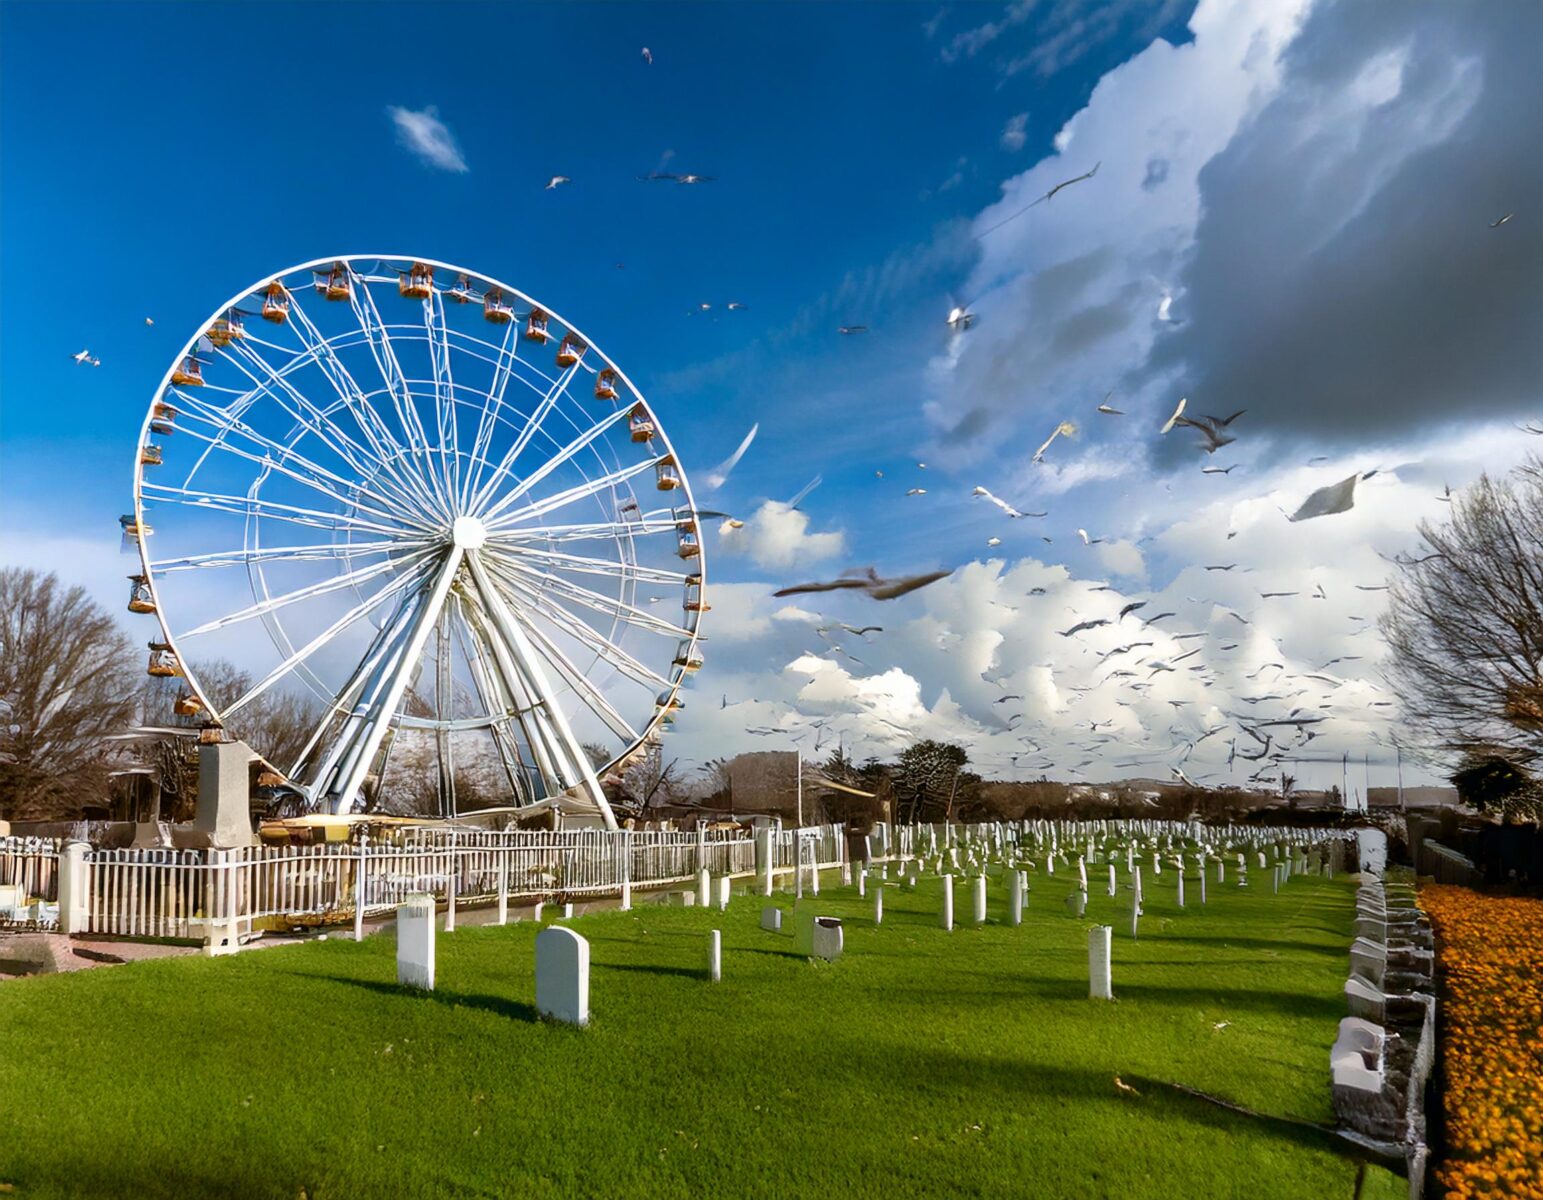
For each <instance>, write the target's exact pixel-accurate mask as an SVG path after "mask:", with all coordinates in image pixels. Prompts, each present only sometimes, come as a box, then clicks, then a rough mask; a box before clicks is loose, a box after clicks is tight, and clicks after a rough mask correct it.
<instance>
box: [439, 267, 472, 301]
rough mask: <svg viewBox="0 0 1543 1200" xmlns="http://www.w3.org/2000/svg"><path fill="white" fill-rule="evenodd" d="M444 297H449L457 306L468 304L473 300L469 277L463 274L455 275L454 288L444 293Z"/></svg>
mask: <svg viewBox="0 0 1543 1200" xmlns="http://www.w3.org/2000/svg"><path fill="white" fill-rule="evenodd" d="M445 295H447V296H449V297H450V299H452V300H454V301H455V302H456V303H457V304H470V303H471V301H472V299H473V296H472V290H471V278H470V276H467V275H464V274H462V275H457V276H456V277H455V286H454V287H453V288H451V289H450V290H449V291H448V292H446V293H445Z"/></svg>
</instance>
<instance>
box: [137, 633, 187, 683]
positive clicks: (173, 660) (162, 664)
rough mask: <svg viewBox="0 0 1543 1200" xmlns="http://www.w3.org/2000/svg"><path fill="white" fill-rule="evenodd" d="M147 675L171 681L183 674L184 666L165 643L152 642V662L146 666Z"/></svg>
mask: <svg viewBox="0 0 1543 1200" xmlns="http://www.w3.org/2000/svg"><path fill="white" fill-rule="evenodd" d="M145 674H147V675H154V676H155V677H156V678H157V679H170V678H172V677H173V676H175V675H181V674H182V664H181V663H180V662H178V661H177V655H176V653H175V652H174V651H173V650H172V648H171V647H170V646H168V645H167V644H166V643H165V642H151V643H150V661H149V663H148V664H147V665H146V666H145Z"/></svg>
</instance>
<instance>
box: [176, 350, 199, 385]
mask: <svg viewBox="0 0 1543 1200" xmlns="http://www.w3.org/2000/svg"><path fill="white" fill-rule="evenodd" d="M171 381H172V383H174V384H175V385H176V386H177V387H203V386H204V368H203V364H202V363H201V362H199V361H198V360H197V359H196V358H194V357H193V356H192V355H191V354H189V355H188V356H187V357H186V358H184V359H183V360H182V362H181V363H179V364H178V365H177V367H176V368H175V369H174V370H173V371H172V373H171Z"/></svg>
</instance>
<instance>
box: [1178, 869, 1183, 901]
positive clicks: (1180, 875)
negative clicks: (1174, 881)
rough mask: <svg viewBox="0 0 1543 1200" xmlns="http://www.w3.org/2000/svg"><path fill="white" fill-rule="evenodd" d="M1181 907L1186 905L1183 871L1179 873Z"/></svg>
mask: <svg viewBox="0 0 1543 1200" xmlns="http://www.w3.org/2000/svg"><path fill="white" fill-rule="evenodd" d="M1179 907H1180V908H1183V907H1184V875H1183V873H1182V872H1180V874H1179Z"/></svg>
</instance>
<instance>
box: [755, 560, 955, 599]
mask: <svg viewBox="0 0 1543 1200" xmlns="http://www.w3.org/2000/svg"><path fill="white" fill-rule="evenodd" d="M951 574H953V572H952V571H929V572H927V573H926V574H923V575H905V576H901V577H899V578H896V579H881V578H880V577H879V575H878V573H877V572H876V571H874V569H873V568H872V567H868V568H866V569H865V570H862V571H848V572H846V573H845V574H844V575H842V576H841V577H840V578H839V579H832V580H826V581H822V582H816V583H795V584H793V585H792V586H791V587H785V588H782V589H781V590H779V591H775V592H773V593H772V595H773V596H797V595H802V594H803V593H805V592H834V591H861V592H867V593H868V595H870V596H871V597H873V598H874V599H875V600H894V599H896V598H897V597H899V596H904V595H907V594H909V593H911V592H914V591H916V590H917V589H918V588H924V587H926V586H927V585H928V584H930V583H936V582H937V581H938V580H940V579H944V578H947V577H948V576H949V575H951Z"/></svg>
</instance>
